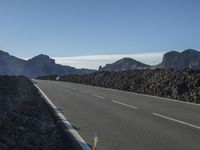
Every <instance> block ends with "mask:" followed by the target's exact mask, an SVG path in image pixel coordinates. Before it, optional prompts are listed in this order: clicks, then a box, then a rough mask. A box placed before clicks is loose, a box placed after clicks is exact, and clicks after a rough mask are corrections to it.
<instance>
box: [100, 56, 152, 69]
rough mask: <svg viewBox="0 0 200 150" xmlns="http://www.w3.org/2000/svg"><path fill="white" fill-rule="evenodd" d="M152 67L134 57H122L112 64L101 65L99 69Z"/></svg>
mask: <svg viewBox="0 0 200 150" xmlns="http://www.w3.org/2000/svg"><path fill="white" fill-rule="evenodd" d="M147 68H150V66H149V65H146V64H143V63H141V62H139V61H136V60H134V59H132V58H122V59H120V60H118V61H116V62H114V63H112V64H107V65H106V66H104V67H102V66H100V67H99V71H125V70H133V69H147Z"/></svg>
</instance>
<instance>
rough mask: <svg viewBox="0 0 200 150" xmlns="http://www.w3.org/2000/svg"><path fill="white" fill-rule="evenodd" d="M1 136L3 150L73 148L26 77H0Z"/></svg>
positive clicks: (0, 146) (0, 143) (56, 149)
mask: <svg viewBox="0 0 200 150" xmlns="http://www.w3.org/2000/svg"><path fill="white" fill-rule="evenodd" d="M0 135H1V136H0V149H12V150H25V149H29V150H39V149H40V150H41V149H44V150H64V149H65V150H66V149H71V147H70V146H69V143H66V141H65V140H64V137H63V135H62V131H61V130H60V128H59V127H58V123H57V122H56V121H55V120H54V119H53V117H52V115H51V113H50V112H49V109H48V108H47V105H46V104H45V103H44V101H43V99H42V98H41V96H40V94H39V93H38V90H37V89H36V88H35V87H34V86H33V84H32V82H31V81H30V80H29V79H27V78H25V77H23V76H0Z"/></svg>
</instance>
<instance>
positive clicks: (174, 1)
mask: <svg viewBox="0 0 200 150" xmlns="http://www.w3.org/2000/svg"><path fill="white" fill-rule="evenodd" d="M0 22H1V23H0V49H2V50H5V51H8V52H9V53H11V54H12V55H15V56H18V57H22V58H30V57H32V56H34V55H37V54H40V53H44V54H47V55H49V56H51V57H72V56H82V55H86V56H87V55H107V54H109V55H114V54H138V53H152V52H159V53H160V52H165V51H169V50H183V49H186V48H194V49H200V0H0Z"/></svg>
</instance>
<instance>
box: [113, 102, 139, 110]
mask: <svg viewBox="0 0 200 150" xmlns="http://www.w3.org/2000/svg"><path fill="white" fill-rule="evenodd" d="M112 102H114V103H117V104H120V105H123V106H127V107H130V108H133V109H137V107H135V106H131V105H128V104H125V103H121V102H119V101H116V100H112Z"/></svg>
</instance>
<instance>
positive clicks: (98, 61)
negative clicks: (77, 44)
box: [53, 52, 164, 69]
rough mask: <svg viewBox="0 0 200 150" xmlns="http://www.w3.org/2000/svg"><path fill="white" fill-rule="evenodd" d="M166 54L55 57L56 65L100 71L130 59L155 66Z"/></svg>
mask: <svg viewBox="0 0 200 150" xmlns="http://www.w3.org/2000/svg"><path fill="white" fill-rule="evenodd" d="M163 54H164V52H153V53H139V54H114V55H88V56H74V57H53V59H55V60H56V63H58V64H62V65H68V66H73V67H76V68H89V69H98V67H99V66H100V65H102V66H104V65H105V64H108V63H113V62H115V61H117V60H119V59H121V58H124V57H129V58H133V59H135V60H138V61H140V62H143V63H146V64H149V65H155V64H158V63H160V62H161V61H162V56H163Z"/></svg>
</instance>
